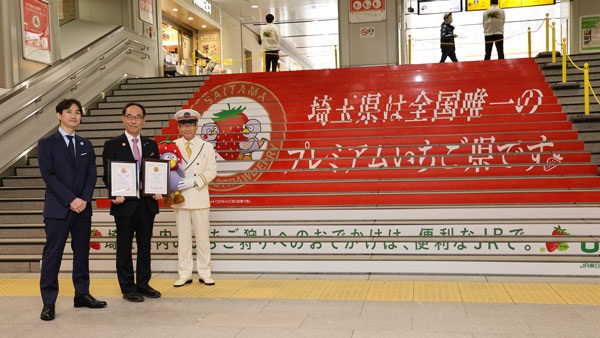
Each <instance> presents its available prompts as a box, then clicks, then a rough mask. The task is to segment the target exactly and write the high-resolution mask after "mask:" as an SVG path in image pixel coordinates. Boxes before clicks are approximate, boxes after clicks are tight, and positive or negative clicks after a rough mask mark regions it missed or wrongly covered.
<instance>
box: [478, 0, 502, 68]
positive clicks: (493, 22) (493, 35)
mask: <svg viewBox="0 0 600 338" xmlns="http://www.w3.org/2000/svg"><path fill="white" fill-rule="evenodd" d="M490 5H491V6H490V8H489V9H487V10H486V11H485V12H483V34H484V35H485V60H489V59H490V58H491V57H492V47H493V45H494V43H495V44H496V51H497V52H498V59H499V60H502V59H504V21H505V17H504V10H503V9H502V8H498V0H491V1H490Z"/></svg>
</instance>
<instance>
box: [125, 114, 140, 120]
mask: <svg viewBox="0 0 600 338" xmlns="http://www.w3.org/2000/svg"><path fill="white" fill-rule="evenodd" d="M125 118H126V119H127V121H133V120H136V121H141V120H143V119H144V116H142V115H125Z"/></svg>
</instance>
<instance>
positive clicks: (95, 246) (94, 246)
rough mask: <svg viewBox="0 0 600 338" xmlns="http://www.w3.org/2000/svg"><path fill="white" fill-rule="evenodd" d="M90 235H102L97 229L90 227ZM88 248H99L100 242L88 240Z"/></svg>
mask: <svg viewBox="0 0 600 338" xmlns="http://www.w3.org/2000/svg"><path fill="white" fill-rule="evenodd" d="M90 235H91V236H92V237H99V236H102V233H101V232H100V231H99V230H98V229H92V231H91V233H90ZM90 248H92V249H94V250H100V243H92V242H90Z"/></svg>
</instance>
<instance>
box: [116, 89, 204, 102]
mask: <svg viewBox="0 0 600 338" xmlns="http://www.w3.org/2000/svg"><path fill="white" fill-rule="evenodd" d="M199 90H200V87H196V88H194V87H190V88H186V87H183V88H156V89H120V90H115V91H113V95H115V96H129V95H165V98H167V94H169V96H168V97H169V98H171V99H173V97H171V96H170V95H171V94H193V93H195V92H197V91H199Z"/></svg>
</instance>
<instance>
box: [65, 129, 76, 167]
mask: <svg viewBox="0 0 600 338" xmlns="http://www.w3.org/2000/svg"><path fill="white" fill-rule="evenodd" d="M66 136H67V138H68V139H69V144H68V145H67V148H68V149H69V159H70V160H71V162H75V144H73V136H71V135H66Z"/></svg>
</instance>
